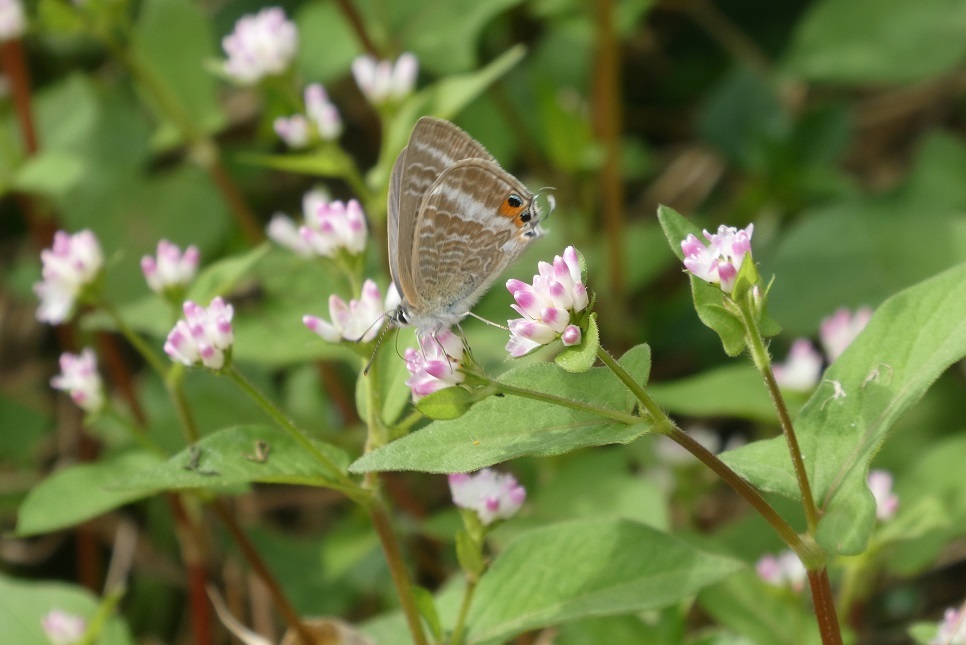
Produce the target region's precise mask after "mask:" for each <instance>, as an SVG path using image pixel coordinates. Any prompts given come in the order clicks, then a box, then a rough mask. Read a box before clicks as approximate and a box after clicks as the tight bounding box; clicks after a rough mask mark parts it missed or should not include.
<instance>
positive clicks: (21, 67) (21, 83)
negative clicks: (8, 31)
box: [0, 39, 37, 155]
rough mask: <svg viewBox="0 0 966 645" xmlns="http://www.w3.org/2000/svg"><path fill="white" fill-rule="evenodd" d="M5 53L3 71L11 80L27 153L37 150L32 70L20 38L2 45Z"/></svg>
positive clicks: (15, 107) (12, 95) (12, 92)
mask: <svg viewBox="0 0 966 645" xmlns="http://www.w3.org/2000/svg"><path fill="white" fill-rule="evenodd" d="M0 53H2V54H3V71H4V73H5V74H6V75H7V78H8V79H9V80H10V95H11V97H12V98H13V107H14V110H15V111H16V113H17V121H18V122H19V123H20V133H21V134H22V135H23V143H24V149H25V150H26V151H27V155H32V154H34V153H35V152H37V131H36V130H35V129H34V122H33V116H32V115H31V113H30V72H29V71H28V69H27V63H26V61H25V60H24V55H23V45H22V44H21V42H20V40H19V39H15V40H8V41H6V42H5V43H3V45H2V46H0Z"/></svg>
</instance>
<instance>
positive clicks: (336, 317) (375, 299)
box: [302, 280, 397, 343]
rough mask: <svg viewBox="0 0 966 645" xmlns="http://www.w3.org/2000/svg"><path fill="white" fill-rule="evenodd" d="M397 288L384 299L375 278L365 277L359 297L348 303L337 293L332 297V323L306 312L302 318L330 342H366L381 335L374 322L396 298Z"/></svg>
mask: <svg viewBox="0 0 966 645" xmlns="http://www.w3.org/2000/svg"><path fill="white" fill-rule="evenodd" d="M395 291H396V290H395V288H393V287H390V289H389V292H388V293H387V294H386V301H385V302H383V300H382V293H381V292H380V291H379V286H378V285H377V284H376V283H375V282H373V281H372V280H366V281H365V283H363V285H362V294H361V295H360V296H359V299H358V300H350V301H349V303H348V304H346V302H345V301H344V300H343V299H342V298H340V297H339V296H337V295H335V294H333V295H331V296H329V315H330V316H331V317H332V321H331V322H329V321H326V320H322V319H321V318H317V317H315V316H308V315H306V316H303V317H302V323H303V324H304V325H305V326H306V327H308V328H309V329H310V330H311V331H313V332H315V333H316V334H318V335H319V336H321V337H322V338H323V339H325V340H327V341H329V342H330V343H338V342H340V341H343V340H347V341H349V342H353V343H356V342H363V343H367V342H369V341H371V340H374V339H375V338H376V336H378V335H379V329H380V326H379V325H377V324H375V323H376V322H377V321H378V320H379V319H380V318H382V317H383V316H385V315H386V311H387V310H388V309H389V308H390V307H389V303H391V302H394V299H395V298H397V296H395Z"/></svg>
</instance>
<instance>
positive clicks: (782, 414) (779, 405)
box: [738, 293, 819, 537]
mask: <svg viewBox="0 0 966 645" xmlns="http://www.w3.org/2000/svg"><path fill="white" fill-rule="evenodd" d="M750 299H751V294H750V293H749V296H748V298H747V299H743V301H742V302H741V303H739V304H738V308H739V310H740V311H741V319H742V322H743V323H744V327H745V336H746V341H747V343H748V351H749V352H751V358H752V360H753V361H754V363H755V367H756V368H757V369H758V372H759V373H760V374H761V376H762V378H763V379H764V381H765V387H766V388H767V389H768V394H769V396H771V401H772V404H773V405H774V406H775V410H776V411H777V412H778V422H779V424H780V425H781V428H782V434H784V435H785V442H786V443H787V444H788V452H789V453H790V454H791V457H792V465H793V466H794V468H795V478H796V479H797V480H798V489H799V491H800V492H801V494H802V504H803V506H804V508H805V521H806V523H807V524H808V534H809V535H811V536H812V537H814V536H815V533H816V531H818V517H819V516H818V508H817V507H816V506H815V499H814V498H813V497H812V487H811V485H810V484H809V483H808V472H807V471H806V470H805V459H804V458H803V457H802V450H801V448H800V447H799V445H798V437H797V436H796V435H795V428H794V426H793V425H792V417H791V415H790V414H789V413H788V406H786V405H785V399H784V397H782V393H781V390H780V389H779V387H778V382H777V381H776V380H775V374H774V372H772V369H771V357H770V356H769V355H768V349H767V348H766V347H765V340H764V338H762V335H761V330H760V329H759V328H758V319H757V316H756V315H755V313H754V312H753V311H752V307H753V305H752V304H751V303H750Z"/></svg>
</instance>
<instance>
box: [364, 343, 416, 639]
mask: <svg viewBox="0 0 966 645" xmlns="http://www.w3.org/2000/svg"><path fill="white" fill-rule="evenodd" d="M365 389H366V394H365V396H366V428H367V436H366V447H365V452H366V454H368V453H369V452H372V451H373V450H375V449H376V448H378V447H379V446H382V445H384V444H385V443H386V442H387V441H388V440H389V432H388V429H387V428H386V425H385V424H384V423H383V422H382V415H381V411H382V397H381V393H380V392H379V362H378V361H373V363H372V365H371V366H370V368H369V374H368V376H366V379H365ZM363 487H365V488H366V489H367V490H369V491H370V492H371V493H372V498H371V500H370V502H369V504H368V509H369V516H370V518H371V519H372V526H373V528H375V530H376V534H377V535H378V536H379V543H380V544H381V545H382V551H383V553H384V554H385V556H386V564H387V565H388V566H389V573H390V575H391V576H392V582H393V586H395V588H396V594H397V595H398V596H399V604H400V606H401V607H402V610H403V615H405V617H406V624H407V625H408V626H409V632H410V635H411V636H412V639H413V643H416V644H417V645H426V643H427V641H426V635H425V633H424V632H423V623H422V619H421V618H420V616H419V609H418V607H417V605H416V597H415V595H414V594H413V586H412V581H411V580H410V579H409V572H408V571H406V563H405V562H404V561H403V556H402V549H401V548H400V546H399V541H398V540H397V539H396V535H395V533H394V532H393V530H392V523H391V522H390V520H389V514H388V513H387V512H386V507H385V504H384V502H383V501H382V499H381V498H380V496H379V489H380V480H379V473H377V472H369V473H366V475H365V479H363Z"/></svg>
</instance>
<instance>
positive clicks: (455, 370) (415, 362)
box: [404, 329, 464, 402]
mask: <svg viewBox="0 0 966 645" xmlns="http://www.w3.org/2000/svg"><path fill="white" fill-rule="evenodd" d="M463 352H464V349H463V341H462V340H461V339H460V338H459V337H457V336H456V334H454V333H453V331H452V330H450V329H444V330H442V331H439V332H437V333H436V334H427V335H425V336H420V337H419V349H413V348H411V347H410V348H409V349H407V350H406V353H405V354H404V357H405V359H406V369H408V370H409V374H410V377H409V378H408V379H407V380H406V385H408V386H409V389H410V390H412V392H413V402H416V401H419V399H421V398H423V397H424V396H427V395H429V394H432V393H433V392H436V391H438V390H442V389H443V388H447V387H453V386H454V385H459V384H460V383H462V382H463V379H464V376H463V373H462V372H460V371H459V366H460V362H461V361H462V360H463Z"/></svg>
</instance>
